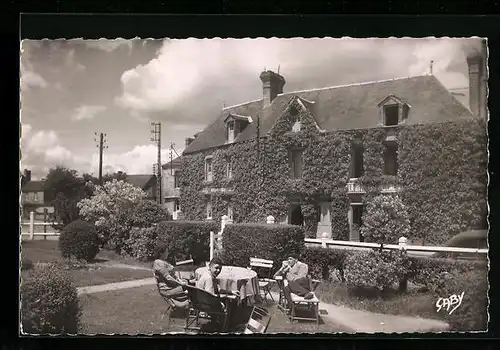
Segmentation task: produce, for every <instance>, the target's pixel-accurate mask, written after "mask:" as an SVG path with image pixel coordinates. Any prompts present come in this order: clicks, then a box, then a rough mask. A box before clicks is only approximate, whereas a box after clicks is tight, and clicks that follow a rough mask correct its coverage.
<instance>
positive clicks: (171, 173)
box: [161, 139, 190, 220]
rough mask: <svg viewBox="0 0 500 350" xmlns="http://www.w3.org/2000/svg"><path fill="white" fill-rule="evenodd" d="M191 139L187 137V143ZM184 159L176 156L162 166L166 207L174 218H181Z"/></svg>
mask: <svg viewBox="0 0 500 350" xmlns="http://www.w3.org/2000/svg"><path fill="white" fill-rule="evenodd" d="M188 142H190V139H186V144H188ZM181 166H182V159H181V158H175V159H173V160H172V161H170V162H168V163H166V164H163V165H162V167H161V171H162V174H161V177H162V192H163V193H162V195H163V203H164V207H165V209H167V210H168V211H169V213H171V214H172V217H173V219H174V220H177V219H179V217H178V216H179V213H180V212H181V204H180V187H181V184H180V174H181Z"/></svg>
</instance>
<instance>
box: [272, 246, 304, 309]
mask: <svg viewBox="0 0 500 350" xmlns="http://www.w3.org/2000/svg"><path fill="white" fill-rule="evenodd" d="M308 270H309V267H308V266H307V264H305V263H303V262H300V261H299V260H298V258H297V256H296V255H294V254H292V255H291V256H290V257H289V258H288V260H285V261H283V264H282V266H281V268H280V269H279V270H278V271H277V272H276V273H275V274H274V278H276V276H283V277H285V281H284V287H285V297H286V299H287V301H288V303H289V305H291V303H292V300H291V295H290V293H294V294H297V295H298V296H301V297H304V299H312V298H313V297H314V294H313V293H312V292H311V289H310V288H311V284H310V281H309V278H308V277H307V273H308Z"/></svg>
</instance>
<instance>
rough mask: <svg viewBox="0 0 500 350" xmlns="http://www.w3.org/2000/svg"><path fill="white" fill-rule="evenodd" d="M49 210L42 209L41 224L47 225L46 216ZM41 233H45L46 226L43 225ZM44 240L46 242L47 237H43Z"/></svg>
mask: <svg viewBox="0 0 500 350" xmlns="http://www.w3.org/2000/svg"><path fill="white" fill-rule="evenodd" d="M48 212H49V210H48V209H47V208H44V209H43V223H44V224H47V216H48ZM43 233H47V225H43ZM43 239H44V240H47V235H45V236H43Z"/></svg>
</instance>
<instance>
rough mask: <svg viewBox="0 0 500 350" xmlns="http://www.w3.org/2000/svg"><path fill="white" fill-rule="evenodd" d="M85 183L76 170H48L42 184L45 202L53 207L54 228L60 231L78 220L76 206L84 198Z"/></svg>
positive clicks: (59, 167) (58, 167) (59, 168)
mask: <svg viewBox="0 0 500 350" xmlns="http://www.w3.org/2000/svg"><path fill="white" fill-rule="evenodd" d="M84 190H85V182H84V180H83V178H82V177H80V176H78V173H77V171H76V170H73V169H67V168H65V167H62V166H57V167H56V168H53V169H50V171H49V173H48V174H47V178H46V180H45V183H44V191H45V198H46V200H47V201H48V202H49V203H50V204H51V205H52V206H53V207H54V213H53V214H51V216H52V217H51V219H52V221H54V222H56V223H57V224H55V225H54V228H56V229H61V228H62V227H64V226H66V225H67V224H69V223H70V222H72V221H74V220H77V219H78V218H79V215H78V208H77V206H76V204H77V203H78V201H79V200H81V199H82V198H84V197H85V195H86V193H85V191H84Z"/></svg>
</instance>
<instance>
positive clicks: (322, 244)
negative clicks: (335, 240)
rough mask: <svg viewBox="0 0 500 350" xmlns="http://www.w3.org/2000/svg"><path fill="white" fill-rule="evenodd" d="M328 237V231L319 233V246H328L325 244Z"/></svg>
mask: <svg viewBox="0 0 500 350" xmlns="http://www.w3.org/2000/svg"><path fill="white" fill-rule="evenodd" d="M327 239H328V233H327V232H323V233H322V234H321V248H328V247H327V245H326V240H327Z"/></svg>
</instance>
